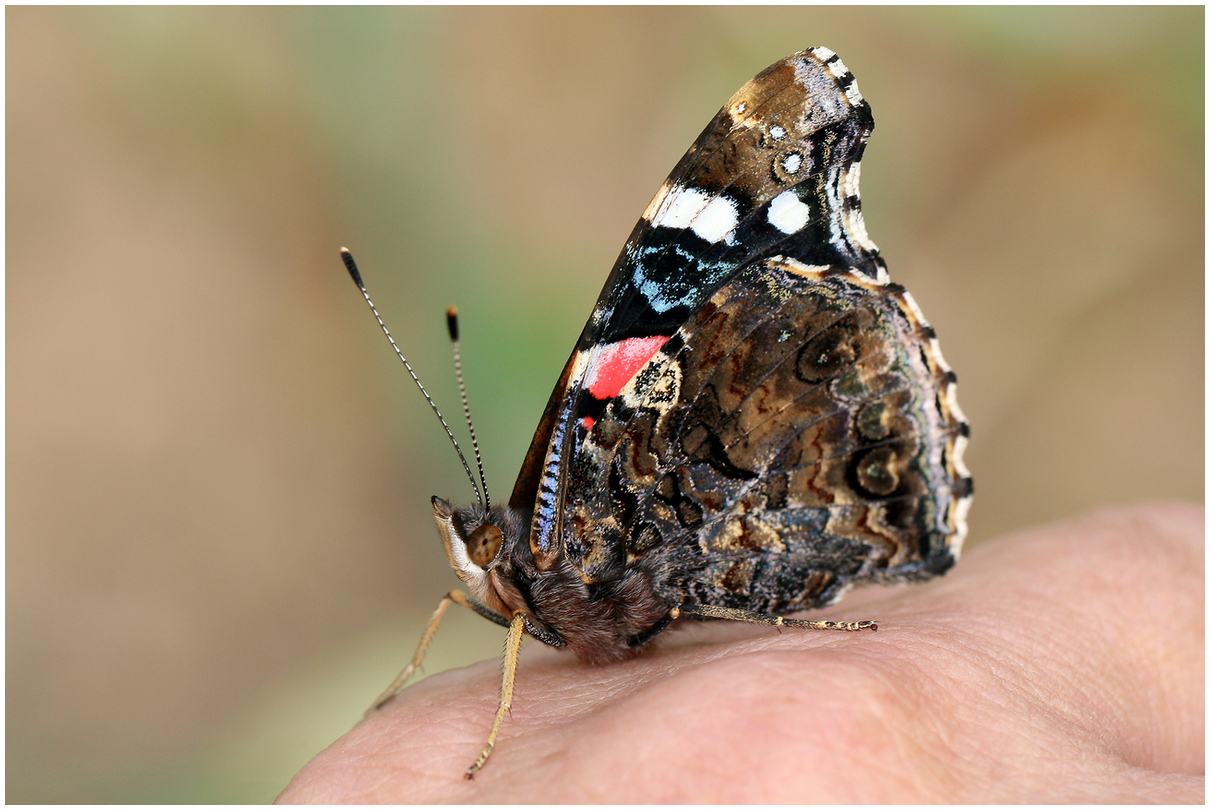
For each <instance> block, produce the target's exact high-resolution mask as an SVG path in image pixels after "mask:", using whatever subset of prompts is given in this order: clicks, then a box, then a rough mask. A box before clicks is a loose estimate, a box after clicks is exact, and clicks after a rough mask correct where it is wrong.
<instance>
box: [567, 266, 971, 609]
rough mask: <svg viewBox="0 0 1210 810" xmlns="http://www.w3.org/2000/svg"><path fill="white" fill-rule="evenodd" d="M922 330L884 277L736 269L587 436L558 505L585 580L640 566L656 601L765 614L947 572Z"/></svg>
mask: <svg viewBox="0 0 1210 810" xmlns="http://www.w3.org/2000/svg"><path fill="white" fill-rule="evenodd" d="M930 334H931V331H930V330H929V327H928V325H927V323H924V322H923V321H922V320H920V319H919V318H918V313H916V312H915V309H914V305H913V304H912V303H910V299H909V298H907V297H906V293H904V292H902V291H901V290H900V289H899V288H897V287H895V286H894V285H878V284H873V283H869V282H864V281H861V280H860V279H858V278H857V277H855V276H854V275H853V274H852V273H850V272H848V271H847V269H846V268H822V267H808V266H805V265H802V264H801V263H798V262H795V261H793V260H787V259H777V260H769V261H766V262H760V263H758V264H755V265H753V266H751V267H748V268H745V269H744V270H743V271H742V272H741V273H739V274H738V275H737V276H736V277H735V278H734V279H733V280H732V281H731V282H729V283H728V284H727V285H725V286H724V287H723V288H721V289H720V290H719V291H717V292H716V294H715V295H714V296H713V298H712V299H711V300H710V301H709V302H708V303H707V304H706V305H705V306H704V307H703V308H702V309H701V310H699V312H698V313H697V314H696V315H695V317H694V318H692V319H691V320H690V321H689V322H688V323H686V324H685V325H683V326H682V328H681V329H680V330H679V332H678V334H677V335H676V336H675V337H674V338H673V339H672V340H670V341H669V342H668V348H667V350H665V351H661V353H660V355H659V357H658V358H655V359H653V361H652V363H650V364H649V365H648V366H647V367H645V368H644V369H643V370H642V372H640V374H639V375H638V376H637V377H636V378H635V379H634V380H633V381H632V382H631V384H629V385H628V386H627V387H626V388H625V389H624V390H623V391H622V392H621V394H620V395H619V396H618V397H616V398H615V399H614V400H613V401H611V402H610V403H609V405H608V406H607V407H606V409H605V411H604V413H603V415H602V417H601V419H600V420H599V421H598V422H597V424H596V426H595V427H594V429H593V430H592V432H591V433H590V434H589V435H588V437H587V438H586V440H585V441H584V442H583V444H582V445H581V446H580V448H579V450H578V452H577V454H576V458H575V460H574V461H573V462H572V464H571V476H570V481H569V485H568V489H567V498H566V501H565V503H564V509H565V511H566V513H567V524H568V526H570V527H583V526H589V525H591V526H592V527H593V530H594V531H592V532H575V531H572V532H569V534H568V543H567V554H568V557H569V559H570V560H571V561H572V562H573V563H574V564H575V565H577V567H578V569H579V571H580V573H581V576H582V577H583V578H584V579H586V580H587V581H609V580H611V579H614V578H616V577H618V576H619V575H620V572H621V570H623V569H626V568H635V567H638V568H642V569H646V570H647V572H648V575H649V576H650V578H651V580H652V582H653V583H654V584H655V585H656V589H657V591H658V592H660V595H661V597H662V598H663V599H664V600H665V601H666V602H667V603H670V604H706V605H713V606H717V607H728V608H736V609H742V610H747V611H753V612H760V613H784V612H787V611H791V610H797V609H801V608H806V607H812V606H816V605H819V604H826V603H827V602H829V601H831V600H832V599H834V598H835V597H837V596H838V595H839V594H840V593H841V592H843V589H844V588H845V587H846V586H847V585H849V584H851V583H852V582H854V581H856V580H859V579H863V578H880V579H896V578H912V577H923V576H930V575H934V574H937V573H940V572H942V571H944V570H946V569H947V568H948V567H949V566H950V565H951V564H952V562H953V560H954V557H955V555H956V553H957V543H956V542H954V540H955V539H956V540H957V541H958V542H960V531H961V522H962V515H961V503H962V502H963V500H964V495H965V488H966V478H965V472H964V471H963V470H962V469H960V461H958V462H957V464H955V463H954V462H955V460H956V459H957V458H958V457H959V456H960V452H961V448H960V446H959V444H960V442H962V441H964V439H963V437H962V432H963V428H962V422H961V418H960V415H957V414H955V413H954V412H951V410H950V408H949V405H948V404H946V403H952V399H953V396H952V387H953V382H952V379H951V375H950V373H949V370H948V368H947V367H945V365H944V361H943V360H941V358H940V354H939V353H937V352H936V351H935V347H934V346H932V345H931V344H930V342H929V341H930V340H931V338H930ZM596 470H606V471H607V475H605V476H604V481H602V480H601V479H602V476H601V475H599V474H598V475H596V476H595V477H594V476H593V475H592V473H593V471H596ZM602 484H604V486H602Z"/></svg>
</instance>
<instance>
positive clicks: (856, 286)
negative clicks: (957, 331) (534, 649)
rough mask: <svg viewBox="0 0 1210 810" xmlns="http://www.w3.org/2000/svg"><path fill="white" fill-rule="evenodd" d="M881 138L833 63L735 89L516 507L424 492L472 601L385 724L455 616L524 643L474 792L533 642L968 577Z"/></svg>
mask: <svg viewBox="0 0 1210 810" xmlns="http://www.w3.org/2000/svg"><path fill="white" fill-rule="evenodd" d="M873 127H874V120H873V117H872V116H871V113H870V106H869V104H868V103H867V102H866V100H865V99H864V98H863V97H862V95H861V93H860V92H859V90H858V88H857V82H856V81H855V80H854V78H853V75H852V74H851V73H850V72H849V70H848V68H847V67H845V64H844V63H843V62H842V61H841V60H840V58H839V57H838V56H837V55H836V54H835V53H833V52H832V51H830V50H828V49H827V48H822V47H817V48H811V49H808V50H805V51H801V52H799V53H796V54H793V55H791V56H788V57H786V58H785V59H782V60H781V61H779V62H777V63H776V64H774V65H772V66H771V67H769V68H768V69H766V70H765V71H763V72H761V73H760V74H759V75H757V76H756V77H755V78H754V79H752V80H751V81H750V82H748V83H747V84H746V85H744V86H743V87H742V88H740V90H739V91H738V92H737V93H736V94H735V95H734V96H732V97H731V99H730V100H729V101H728V102H727V103H726V104H725V105H724V106H723V108H722V109H721V110H720V111H719V113H718V115H716V116H715V117H714V119H713V120H712V121H711V122H710V123H709V125H707V127H706V129H705V130H704V131H703V132H702V134H701V135H700V136H699V137H698V139H697V140H696V141H695V142H694V143H693V145H692V146H691V147H690V148H689V151H688V152H687V153H686V154H685V156H684V157H683V158H682V159H681V161H680V162H679V163H678V164H677V165H676V167H675V168H674V169H673V171H672V174H671V175H670V176H669V177H668V179H667V180H666V181H665V182H664V184H663V185H662V186H661V187H660V189H659V191H658V192H657V193H656V195H655V198H654V199H653V200H652V201H651V204H650V205H648V207H647V209H646V211H644V212H643V215H642V217H641V218H640V220H639V222H638V224H637V225H636V226H635V228H634V231H633V232H632V233H631V235H630V238H629V240H628V241H627V242H626V246H625V247H624V248H623V250H622V253H621V255H620V256H619V257H618V260H617V262H616V264H615V265H614V267H613V270H612V272H611V273H610V274H609V277H608V279H607V280H606V282H605V286H604V289H603V290H602V292H601V295H600V298H599V299H598V301H597V303H596V306H595V307H594V308H593V310H592V314H591V315H590V316H589V319H588V323H587V324H586V325H585V327H584V331H583V333H582V334H581V335H580V338H579V340H578V341H577V343H576V345H575V348H574V350H573V351H572V353H571V357H570V358H569V359H568V361H567V364H566V366H565V367H564V369H563V372H562V374H561V375H560V377H559V379H558V382H557V383H556V385H555V388H554V392H553V394H552V395H551V397H550V401H549V402H548V404H547V406H546V409H545V412H544V413H543V415H542V418H541V421H540V422H539V425H538V429H537V432H536V433H535V435H534V439H533V443H532V444H531V446H530V449H529V452H528V454H527V456H526V458H525V461H524V463H523V464H522V467H521V471H520V474H519V475H518V478H517V482H516V485H515V486H514V488H513V491H512V495H511V497H510V498H509V502H508V504H507V505H496V506H492V505H490V503H489V502H488V501H487V499H486V498H485V497H480V496H479V492H478V490H476V496H477V497H478V500H479V502H478V503H476V504H474V505H472V506H469V507H465V508H460V509H455V508H454V507H452V506H451V505H450V504H449V503H448V502H446V501H445V500H442V499H441V498H438V497H434V498H433V499H432V504H433V513H434V517H435V519H436V524H437V529H438V532H439V534H440V536H441V539H442V542H443V543H444V546H445V550H446V554H447V556H448V557H449V561H450V564H451V565H452V566H453V569H454V571H455V573H456V574H457V575H458V577H459V578H460V579H461V580H462V581H463V582H464V583H465V584H466V585H467V586H468V589H469V590H470V595H467V594H465V593H463V592H462V591H453V592H451V593H450V594H448V595H447V596H446V597H445V598H444V599H443V600H442V602H441V604H440V606H439V607H438V609H437V611H436V613H434V615H433V618H432V620H431V621H430V623H429V626H428V629H427V630H426V632H425V634H424V637H423V638H422V640H421V643H420V646H419V648H418V650H417V652H416V654H415V656H414V657H413V659H412V661H411V663H410V664H409V665H408V667H407V668H406V669H405V670H404V671H403V672H402V673H401V674H400V677H399V678H397V679H396V680H395V682H394V683H392V684H391V686H390V687H389V688H388V689H387V690H386V691H385V692H384V693H383V695H382V696H381V697H380V698H379V699H378V701H376V702H375V708H377V707H380V706H381V705H383V704H384V703H386V702H387V701H389V700H390V699H391V698H392V697H393V696H394V695H395V694H396V693H397V692H398V691H399V690H400V689H401V688H402V686H403V684H404V683H405V682H406V680H407V679H408V678H409V677H410V676H411V674H412V673H413V672H414V671H415V669H416V668H417V667H418V666H419V664H420V661H421V660H422V658H423V656H424V652H425V650H426V648H427V646H428V643H429V641H430V640H431V639H432V637H433V634H434V632H435V631H436V628H437V624H438V622H439V621H440V619H441V616H442V614H443V613H444V612H445V610H446V609H447V608H448V607H449V606H450V605H451V604H459V605H462V606H464V607H467V608H470V609H472V610H474V611H475V612H477V613H479V614H480V615H482V616H484V617H485V618H487V619H489V620H491V621H493V622H496V623H497V624H499V625H501V626H503V627H506V628H508V641H507V644H506V649H505V662H504V679H503V684H502V688H501V697H500V703H499V708H498V710H497V713H496V716H495V719H494V721H493V723H492V726H491V729H490V732H489V735H488V739H487V742H486V744H485V746H484V748H483V750H482V752H481V753H480V755H479V757H478V759H477V760H475V762H474V763H473V764H472V765H471V766H470V768H469V769H468V770H467V772H466V775H467V776H468V777H471V776H473V775H474V773H475V772H476V771H478V770H479V769H480V768H481V767H482V766H483V765H484V763H485V762H486V761H487V759H488V757H489V755H490V754H491V752H492V750H493V748H494V746H495V743H496V739H497V735H498V732H499V730H500V726H501V723H502V722H503V719H504V717H505V715H506V714H507V712H508V710H509V707H510V706H511V703H512V693H513V682H514V676H515V671H516V664H517V654H518V650H519V647H520V644H521V640H522V637H523V636H524V635H525V634H528V635H531V636H533V637H535V638H537V639H538V640H539V641H542V642H544V643H546V644H549V645H552V646H555V647H567V648H569V649H570V650H572V651H573V652H574V653H576V654H577V655H578V656H579V657H580V658H582V659H584V660H586V661H589V662H605V661H613V660H618V659H622V658H626V657H628V656H632V655H635V654H637V653H639V652H641V651H642V650H643V649H645V648H646V647H648V646H650V644H651V642H652V641H653V640H654V639H655V638H656V637H657V636H659V634H660V633H662V632H663V631H664V630H666V629H668V628H669V626H670V625H673V624H674V623H677V622H681V621H685V620H695V619H696V620H702V619H722V620H732V621H741V622H751V623H758V624H767V625H776V626H780V627H804V628H817V629H831V630H847V631H857V630H864V629H870V630H874V629H877V626H876V625H875V623H874V622H871V621H860V622H831V621H810V620H803V619H789V618H785V616H786V615H788V614H792V613H797V612H799V611H802V610H805V609H808V608H814V607H820V606H823V605H827V604H830V603H832V602H834V601H835V600H836V599H838V598H839V597H840V596H841V595H842V594H843V593H844V592H845V591H846V590H847V589H848V588H850V587H852V586H853V585H854V584H856V583H859V582H866V581H871V582H900V581H908V580H924V579H928V578H930V577H933V576H936V575H939V574H942V573H944V572H945V571H946V570H948V569H949V568H950V567H951V566H952V565H953V564H954V562H955V560H956V559H957V557H958V554H959V552H960V550H961V546H962V541H963V538H964V537H965V534H966V513H967V510H968V508H969V506H970V499H971V494H972V491H973V485H972V482H971V477H970V475H969V473H968V472H967V470H966V468H965V466H964V465H963V461H962V455H963V450H964V448H965V446H966V443H967V438H968V436H969V433H970V430H969V426H968V423H967V421H966V419H965V417H964V416H963V414H962V411H961V409H960V408H959V407H958V403H957V400H956V395H955V390H956V377H955V375H954V373H953V372H952V371H951V370H950V368H949V366H948V365H946V363H945V361H944V359H943V358H942V356H941V351H940V348H939V347H938V344H937V338H936V334H935V332H934V331H933V329H932V327H930V326H929V325H928V323H927V321H925V319H924V316H923V315H922V314H921V312H920V309H919V307H917V305H916V303H915V301H914V300H913V299H912V297H911V295H910V294H908V292H907V291H906V290H904V288H903V287H902V286H900V285H897V284H894V283H892V282H891V281H890V279H889V277H888V275H887V270H886V265H885V263H884V262H883V260H882V258H881V257H880V256H879V253H878V249H877V247H876V246H875V245H874V243H873V242H871V241H870V239H869V237H868V236H867V234H866V230H865V226H864V224H863V220H862V213H861V200H860V197H859V195H858V179H859V177H860V172H861V157H862V153H863V151H864V149H865V146H866V141H867V139H868V138H869V135H870V132H871V131H872V129H873ZM344 257H345V263H346V266H347V267H348V269H349V270H350V272H351V273H352V274H353V277H354V280H355V281H357V283H358V286H359V287H360V288H361V289H362V292H363V294H365V287H364V285H362V284H361V280H360V276H359V275H358V273H357V269H356V265H355V264H354V263H353V261H352V257H351V256H349V255H348V253H347V252H344ZM366 300H367V302H368V301H369V296H368V295H366ZM370 306H371V308H373V304H372V303H371V304H370ZM375 315H377V312H375ZM380 323H381V319H380ZM384 329H385V327H384ZM451 334H452V336H453V337H454V338H455V346H456V345H457V342H456V341H457V337H456V334H454V331H453V326H451ZM392 343H393V341H392ZM400 356H401V357H402V355H400ZM405 363H406V361H405ZM409 371H410V366H409ZM426 396H427V394H426ZM430 402H431V401H430ZM443 421H444V420H443ZM447 432H448V427H447ZM452 438H453V437H452V435H451V439H452ZM455 445H456V442H455ZM463 464H464V466H466V469H467V473H468V475H469V474H470V468H469V466H467V465H466V462H465V460H464V461H463ZM473 482H474V478H473V476H472V483H473ZM485 493H486V487H484V494H485Z"/></svg>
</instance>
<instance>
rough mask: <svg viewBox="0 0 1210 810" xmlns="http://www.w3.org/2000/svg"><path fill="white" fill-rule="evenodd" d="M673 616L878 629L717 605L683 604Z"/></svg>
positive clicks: (872, 625)
mask: <svg viewBox="0 0 1210 810" xmlns="http://www.w3.org/2000/svg"><path fill="white" fill-rule="evenodd" d="M672 613H673V614H674V615H673V618H674V619H675V618H678V617H680V616H700V617H702V618H703V619H726V620H727V621H732V622H747V623H748V624H768V625H772V626H773V627H805V628H808V629H811V630H849V631H852V630H877V629H878V625H877V624H876V623H875V622H871V621H864V622H827V621H819V620H815V621H812V620H808V619H787V618H784V617H782V616H771V615H769V614H768V613H754V612H752V611H750V610H736V609H734V608H725V607H716V606H715V605H681V606H680V607H678V608H673V609H672Z"/></svg>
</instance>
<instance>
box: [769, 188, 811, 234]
mask: <svg viewBox="0 0 1210 810" xmlns="http://www.w3.org/2000/svg"><path fill="white" fill-rule="evenodd" d="M810 218H811V209H810V207H809V206H808V205H807V204H806V203H805V202H803V201H802V200H800V199H798V195H797V194H795V193H794V192H793V191H783V192H782V193H781V194H778V195H777V196H776V197H774V198H773V201H772V202H770V203H769V224H770V225H772V226H773V227H774V228H777V230H779V231H781V232H782V233H798V232H799V231H801V230H802V229H803V227H805V226H806V224H807V220H809V219H810Z"/></svg>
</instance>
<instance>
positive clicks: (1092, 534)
mask: <svg viewBox="0 0 1210 810" xmlns="http://www.w3.org/2000/svg"><path fill="white" fill-rule="evenodd" d="M1204 544H1205V514H1204V511H1203V510H1202V509H1201V508H1200V507H1195V506H1191V505H1187V504H1172V503H1161V504H1145V505H1138V506H1130V507H1113V508H1104V509H1101V510H1099V511H1096V512H1093V513H1090V514H1088V515H1086V516H1083V517H1081V518H1078V519H1075V520H1071V521H1067V522H1063V523H1056V524H1052V525H1048V526H1043V527H1040V528H1037V529H1032V530H1028V531H1025V532H1022V533H1020V534H1016V535H1013V536H1010V537H1005V538H1002V539H1000V540H998V541H989V542H986V543H984V544H982V545H980V546H978V547H976V548H973V549H971V550H970V552H969V554H967V555H966V556H965V558H964V559H963V560H962V561H961V562H960V564H959V565H958V566H957V567H956V568H955V569H954V570H953V571H952V572H951V573H950V574H948V575H947V576H945V577H942V578H940V579H936V580H933V581H931V582H928V583H924V584H921V585H912V586H895V587H892V588H869V589H865V590H859V591H856V592H854V593H852V594H850V595H849V596H848V597H847V598H846V599H844V600H843V601H842V602H841V603H840V604H839V605H836V606H833V607H831V608H829V609H827V610H824V611H815V612H813V613H811V614H809V617H810V618H831V619H876V620H877V621H878V622H879V630H878V632H877V633H873V632H869V631H865V632H859V633H841V632H827V631H810V630H783V631H781V632H778V631H777V630H776V629H773V628H766V627H755V626H747V625H736V624H733V623H720V622H711V623H697V622H695V623H686V622H680V623H679V624H682V625H685V624H688V626H687V627H683V628H681V629H676V628H675V626H674V629H673V630H671V631H669V632H667V633H666V634H664V636H662V637H661V639H660V640H659V641H657V643H656V644H655V646H654V649H651V650H648V651H647V652H646V653H645V654H643V655H641V656H639V657H638V658H635V659H632V660H629V661H625V662H622V663H619V664H612V665H608V666H589V665H586V664H584V663H582V662H580V661H578V660H577V659H576V658H575V657H574V656H570V655H566V654H561V653H560V651H557V650H553V649H550V648H547V647H545V646H544V645H542V644H540V643H537V642H534V641H532V640H530V641H528V642H527V644H526V646H525V648H524V649H523V650H522V653H521V663H520V667H519V669H518V673H517V692H516V695H515V698H514V702H513V709H512V714H511V717H509V718H508V719H507V720H506V721H505V723H504V727H503V729H502V731H501V736H500V741H499V743H498V745H497V747H496V750H495V752H494V753H493V755H492V757H491V759H490V760H489V761H488V763H487V765H486V766H485V767H484V769H483V770H482V771H481V772H480V773H479V774H477V775H476V777H475V779H474V780H467V779H465V778H464V777H463V771H464V770H465V769H466V767H467V766H468V765H469V764H470V762H471V761H472V760H473V759H474V758H475V756H476V755H477V754H478V752H479V750H480V748H481V747H482V744H483V740H484V738H485V736H486V734H487V730H488V727H489V725H490V722H491V718H492V714H493V712H494V710H495V708H496V700H497V696H498V693H499V672H500V669H499V662H495V661H487V662H483V663H481V664H478V665H476V666H473V667H469V668H466V669H463V670H456V671H452V672H445V673H442V674H440V675H436V676H434V677H431V678H428V679H426V680H425V681H423V682H421V683H419V684H417V685H416V686H414V687H411V688H409V689H407V690H405V691H404V692H403V693H402V694H401V695H400V696H399V697H397V698H396V699H395V700H394V701H392V702H391V703H389V704H388V705H387V706H385V707H384V709H383V710H382V711H381V712H380V713H378V714H377V715H375V716H373V717H371V718H369V719H368V720H366V721H365V722H363V723H361V724H360V725H358V726H357V727H356V728H354V729H353V730H352V731H350V732H349V733H348V734H346V735H345V736H344V737H342V738H341V739H340V740H338V741H336V742H335V743H334V744H333V745H332V746H331V747H329V748H328V749H327V750H326V751H324V752H322V753H321V754H320V755H319V756H317V757H316V758H315V759H314V760H313V761H312V762H310V763H309V764H308V765H307V766H306V767H305V768H303V770H302V771H301V772H300V773H299V774H298V775H297V776H295V777H294V779H293V781H291V783H290V784H289V786H288V787H287V788H286V790H285V791H284V792H283V793H282V794H281V796H280V797H279V801H280V802H365V803H371V802H396V803H397V802H424V803H428V802H499V803H505V802H507V803H572V802H575V803H580V802H610V803H631V802H635V803H657V802H658V803H663V802H703V803H704V802H744V803H754V802H756V803H803V802H881V803H902V802H911V803H939V802H946V803H950V802H962V803H976V802H978V803H987V802H995V803H1001V802H1003V803H1008V802H1014V803H1015V802H1163V803H1177V802H1179V803H1203V802H1204V801H1205V777H1204V773H1205V770H1204V762H1205V743H1204V740H1205V729H1204V716H1205V703H1204V695H1205V692H1204V675H1205V619H1204V617H1205V578H1204V553H1205V552H1204ZM501 637H502V641H503V631H501Z"/></svg>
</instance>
